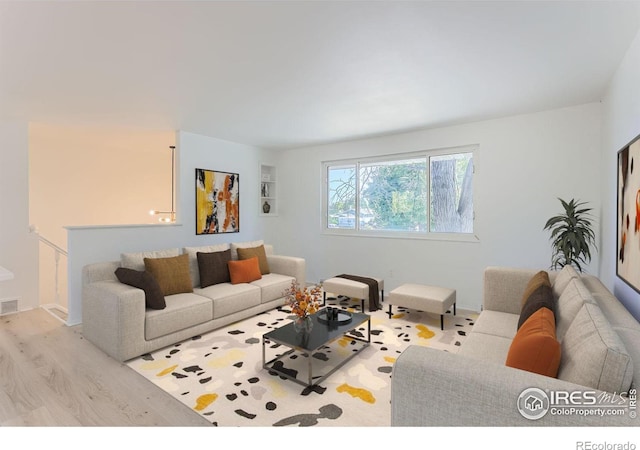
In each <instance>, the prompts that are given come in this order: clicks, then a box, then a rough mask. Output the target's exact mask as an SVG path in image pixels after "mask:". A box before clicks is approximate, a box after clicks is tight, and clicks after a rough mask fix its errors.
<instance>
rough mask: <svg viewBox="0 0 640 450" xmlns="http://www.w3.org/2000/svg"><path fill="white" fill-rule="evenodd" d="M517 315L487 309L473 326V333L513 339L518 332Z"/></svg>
mask: <svg viewBox="0 0 640 450" xmlns="http://www.w3.org/2000/svg"><path fill="white" fill-rule="evenodd" d="M519 318H520V316H518V315H517V314H511V313H506V312H502V311H491V310H490V309H485V310H484V311H482V313H480V315H479V316H478V318H477V319H476V321H475V322H474V324H473V333H484V334H491V335H494V336H501V337H505V338H508V339H513V337H514V336H515V335H516V332H517V331H518V320H519Z"/></svg>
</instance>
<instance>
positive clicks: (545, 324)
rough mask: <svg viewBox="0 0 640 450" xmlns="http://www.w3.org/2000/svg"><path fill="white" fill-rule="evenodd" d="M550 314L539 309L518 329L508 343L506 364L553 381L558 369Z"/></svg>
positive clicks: (549, 311) (556, 344)
mask: <svg viewBox="0 0 640 450" xmlns="http://www.w3.org/2000/svg"><path fill="white" fill-rule="evenodd" d="M560 352H561V348H560V343H559V342H558V340H557V339H556V325H555V317H554V315H553V311H551V310H550V309H549V308H544V307H543V308H540V309H539V310H537V311H536V312H535V313H533V314H532V315H531V316H530V317H529V318H528V319H527V320H526V321H525V322H524V323H523V324H522V326H521V327H520V329H519V330H518V332H517V333H516V336H515V337H514V338H513V341H512V342H511V347H509V353H508V354H507V362H506V365H507V366H509V367H514V368H516V369H522V370H527V371H529V372H534V373H538V374H540V375H546V376H548V377H553V378H556V377H557V376H558V368H559V367H560Z"/></svg>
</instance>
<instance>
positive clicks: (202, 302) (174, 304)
mask: <svg viewBox="0 0 640 450" xmlns="http://www.w3.org/2000/svg"><path fill="white" fill-rule="evenodd" d="M165 299H166V300H165V301H166V302H167V307H166V308H165V309H163V310H148V311H147V313H146V314H145V321H144V337H145V339H146V340H150V339H155V338H158V337H161V336H165V335H167V334H171V333H175V332H177V331H180V330H184V329H187V328H189V327H192V326H195V325H199V324H201V323H205V322H208V321H210V320H212V319H213V305H212V302H211V300H210V299H208V298H206V297H202V296H200V295H195V294H175V295H170V296H167V297H165Z"/></svg>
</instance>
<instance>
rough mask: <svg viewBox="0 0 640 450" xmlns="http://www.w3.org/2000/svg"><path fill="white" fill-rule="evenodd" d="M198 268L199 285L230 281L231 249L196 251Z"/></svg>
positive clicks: (204, 286) (205, 285) (204, 285)
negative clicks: (229, 263)
mask: <svg viewBox="0 0 640 450" xmlns="http://www.w3.org/2000/svg"><path fill="white" fill-rule="evenodd" d="M196 257H197V258H198V270H199V271H200V287H203V288H206V287H207V286H212V285H214V284H220V283H230V282H231V276H230V275H229V265H228V264H227V263H228V262H229V261H231V250H230V249H228V250H224V251H220V252H210V253H204V252H197V253H196Z"/></svg>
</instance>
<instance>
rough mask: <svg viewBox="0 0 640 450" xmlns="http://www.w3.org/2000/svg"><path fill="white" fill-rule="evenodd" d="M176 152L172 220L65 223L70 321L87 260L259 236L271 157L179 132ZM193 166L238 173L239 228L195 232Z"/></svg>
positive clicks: (76, 315) (76, 316)
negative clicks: (264, 173) (263, 166)
mask: <svg viewBox="0 0 640 450" xmlns="http://www.w3.org/2000/svg"><path fill="white" fill-rule="evenodd" d="M176 155H177V156H176V158H177V189H176V191H177V192H176V195H177V199H178V201H177V208H176V210H177V213H178V215H177V224H176V225H147V226H142V225H140V226H110V227H109V226H107V227H70V228H69V230H68V244H69V265H68V271H69V275H68V280H69V318H68V320H67V323H68V324H69V325H74V324H77V323H80V322H81V321H82V307H81V281H82V280H81V274H82V267H84V266H85V265H86V264H90V263H94V262H101V261H115V260H119V259H120V254H121V253H123V252H137V251H148V250H159V249H165V248H173V247H179V248H182V247H185V246H200V245H214V244H218V243H223V242H239V241H250V240H256V239H263V237H264V235H263V226H262V225H263V221H264V220H269V219H261V218H260V217H259V216H258V214H259V205H260V199H259V195H260V177H259V165H260V162H261V161H263V160H265V159H266V160H268V159H270V158H271V157H272V155H271V153H270V152H269V151H266V150H261V149H258V148H255V147H251V146H246V145H242V144H236V143H233V142H229V141H223V140H220V139H214V138H210V137H206V136H200V135H196V134H193V133H188V132H183V131H181V132H178V135H177V142H176ZM196 168H200V169H210V170H219V171H224V172H234V173H238V174H239V175H240V231H239V232H237V233H224V234H218V235H199V236H198V235H196V230H195V226H196V225H195V169H196Z"/></svg>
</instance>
